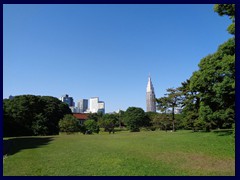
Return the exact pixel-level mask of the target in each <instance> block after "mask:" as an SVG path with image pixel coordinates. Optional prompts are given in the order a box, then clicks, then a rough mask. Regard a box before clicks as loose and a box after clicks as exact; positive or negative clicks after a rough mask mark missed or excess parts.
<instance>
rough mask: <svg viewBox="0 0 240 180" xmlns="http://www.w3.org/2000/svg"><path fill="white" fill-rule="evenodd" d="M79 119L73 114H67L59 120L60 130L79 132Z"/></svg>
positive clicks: (69, 132)
mask: <svg viewBox="0 0 240 180" xmlns="http://www.w3.org/2000/svg"><path fill="white" fill-rule="evenodd" d="M79 128H80V127H79V121H78V119H77V118H75V117H74V116H73V115H71V114H66V115H65V116H64V117H63V119H61V120H60V121H59V130H60V132H66V133H67V134H71V133H74V132H79V130H80V129H79Z"/></svg>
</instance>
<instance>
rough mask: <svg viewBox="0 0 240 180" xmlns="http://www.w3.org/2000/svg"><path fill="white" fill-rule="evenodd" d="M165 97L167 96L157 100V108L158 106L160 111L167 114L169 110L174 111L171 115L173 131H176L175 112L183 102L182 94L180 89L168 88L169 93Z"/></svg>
mask: <svg viewBox="0 0 240 180" xmlns="http://www.w3.org/2000/svg"><path fill="white" fill-rule="evenodd" d="M165 95H166V96H165V97H161V98H159V99H156V101H157V106H158V109H159V110H160V111H161V112H163V113H166V111H167V109H171V110H172V113H171V114H172V118H171V121H172V129H173V131H176V127H175V123H176V122H175V113H174V110H175V108H176V107H178V106H180V104H181V102H182V93H181V91H180V89H179V88H168V89H167V93H166V94H165Z"/></svg>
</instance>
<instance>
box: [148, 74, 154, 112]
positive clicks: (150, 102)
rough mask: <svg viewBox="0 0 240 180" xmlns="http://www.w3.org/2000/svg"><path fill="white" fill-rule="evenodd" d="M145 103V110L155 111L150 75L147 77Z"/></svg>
mask: <svg viewBox="0 0 240 180" xmlns="http://www.w3.org/2000/svg"><path fill="white" fill-rule="evenodd" d="M146 105H147V112H156V100H155V93H154V88H153V85H152V81H151V77H150V76H149V77H148V83H147V94H146Z"/></svg>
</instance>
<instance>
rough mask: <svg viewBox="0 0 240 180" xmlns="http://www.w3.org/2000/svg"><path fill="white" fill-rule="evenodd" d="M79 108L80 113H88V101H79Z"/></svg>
mask: <svg viewBox="0 0 240 180" xmlns="http://www.w3.org/2000/svg"><path fill="white" fill-rule="evenodd" d="M77 107H78V109H79V112H80V113H83V112H86V111H87V109H88V100H87V99H80V100H79V101H78V104H77Z"/></svg>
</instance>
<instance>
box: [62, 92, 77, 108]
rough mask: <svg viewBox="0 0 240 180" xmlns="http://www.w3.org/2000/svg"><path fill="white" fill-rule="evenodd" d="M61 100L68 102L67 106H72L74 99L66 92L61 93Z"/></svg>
mask: <svg viewBox="0 0 240 180" xmlns="http://www.w3.org/2000/svg"><path fill="white" fill-rule="evenodd" d="M59 99H60V100H61V101H62V102H65V103H67V104H68V106H69V107H71V106H74V101H73V98H72V97H69V96H68V94H65V95H63V96H62V97H60V98H59Z"/></svg>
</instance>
